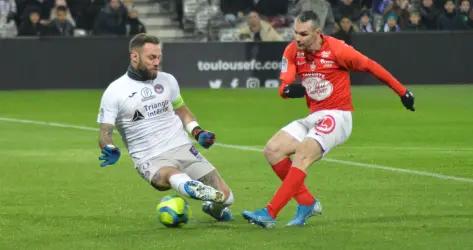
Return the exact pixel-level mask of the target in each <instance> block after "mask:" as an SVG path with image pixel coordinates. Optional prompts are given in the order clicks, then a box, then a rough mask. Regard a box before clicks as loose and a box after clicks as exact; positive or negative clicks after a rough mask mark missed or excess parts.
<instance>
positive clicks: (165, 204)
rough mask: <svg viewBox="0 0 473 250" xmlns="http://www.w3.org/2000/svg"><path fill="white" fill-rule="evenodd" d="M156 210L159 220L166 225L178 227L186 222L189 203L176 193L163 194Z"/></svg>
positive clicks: (188, 214)
mask: <svg viewBox="0 0 473 250" xmlns="http://www.w3.org/2000/svg"><path fill="white" fill-rule="evenodd" d="M156 210H157V212H158V218H159V222H161V223H162V224H163V225H165V226H166V227H180V226H182V225H184V224H186V223H187V221H188V220H189V218H190V215H191V210H190V207H189V204H188V203H187V201H186V200H184V198H182V197H180V196H178V195H167V196H164V197H163V198H162V199H161V201H160V202H159V204H158V206H157V207H156Z"/></svg>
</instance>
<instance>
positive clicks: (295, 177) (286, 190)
mask: <svg viewBox="0 0 473 250" xmlns="http://www.w3.org/2000/svg"><path fill="white" fill-rule="evenodd" d="M305 176H306V174H305V173H304V172H303V171H302V170H300V169H298V168H296V167H294V166H292V167H291V168H290V169H289V172H288V173H287V176H286V178H284V181H283V182H282V184H281V186H280V187H279V189H278V191H276V194H275V195H274V196H273V199H272V200H271V201H270V202H269V204H268V206H267V208H268V212H269V214H270V215H271V217H273V218H276V216H277V215H278V213H279V211H281V209H282V208H283V207H284V206H286V204H287V203H288V202H289V200H290V199H291V197H292V196H294V195H295V194H296V192H297V191H298V190H299V188H300V187H301V186H302V185H303V184H304V179H305Z"/></svg>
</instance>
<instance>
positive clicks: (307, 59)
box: [242, 11, 414, 228]
mask: <svg viewBox="0 0 473 250" xmlns="http://www.w3.org/2000/svg"><path fill="white" fill-rule="evenodd" d="M318 23H319V22H318V18H317V15H316V14H315V13H314V12H312V11H305V12H303V13H302V14H301V15H299V16H298V17H297V18H296V21H295V23H294V41H293V42H291V43H290V44H289V45H288V46H287V47H286V49H285V51H284V55H283V59H282V63H281V74H280V80H281V86H280V88H279V94H280V95H281V96H282V97H283V98H301V97H305V98H306V101H307V106H308V107H309V109H310V114H309V115H308V116H307V117H305V118H303V119H299V120H296V121H293V122H291V123H289V124H288V125H287V126H285V127H284V128H282V129H281V130H280V131H278V132H277V133H276V134H275V135H274V136H273V137H272V138H271V139H270V140H269V142H268V143H267V144H266V147H265V149H264V155H265V157H266V159H267V161H268V162H269V164H271V166H272V168H273V170H274V172H275V173H276V175H278V177H279V178H280V179H281V180H282V184H281V186H280V187H279V189H278V190H277V192H276V193H275V194H274V196H273V198H272V199H271V201H270V202H269V203H268V205H267V206H266V207H265V208H262V209H258V210H255V211H244V212H243V214H242V215H243V217H244V218H245V219H247V220H248V221H249V222H251V223H254V224H257V225H259V226H262V227H265V228H266V227H273V226H274V225H275V222H276V221H275V219H276V217H277V215H278V213H279V211H280V210H281V209H282V208H283V207H284V206H285V205H286V204H287V203H288V202H289V200H290V199H291V198H294V199H295V200H296V201H297V203H298V206H297V211H296V215H295V217H294V218H293V219H292V220H291V221H290V222H289V223H288V225H289V226H298V225H304V224H305V221H306V219H307V218H309V217H310V216H313V215H315V214H318V213H321V212H322V207H321V205H320V202H319V201H318V200H317V199H315V198H314V196H313V195H312V194H311V193H310V191H309V190H308V189H307V187H306V186H305V185H304V179H305V177H306V173H307V169H308V168H309V166H310V165H311V164H312V163H314V162H315V161H318V160H320V159H321V158H322V157H323V156H324V155H326V154H327V153H328V152H329V151H330V150H331V149H333V148H334V147H335V146H337V145H339V144H342V143H344V142H345V141H346V140H347V139H348V137H349V136H350V134H351V130H352V116H351V112H352V111H353V105H352V98H351V92H350V74H349V71H364V72H369V73H371V74H372V75H373V76H374V77H376V78H377V79H379V80H380V81H382V82H383V83H385V84H386V85H388V86H389V87H390V88H391V89H392V90H393V91H394V92H396V94H397V95H399V96H400V97H401V101H402V104H403V105H404V106H405V107H406V108H407V109H409V110H411V111H414V95H413V94H412V93H411V92H410V91H409V90H408V89H406V87H404V86H403V85H402V84H401V83H400V82H399V81H398V80H396V78H394V77H393V76H392V75H391V74H390V73H389V72H388V71H387V70H386V69H384V68H383V67H382V66H381V65H379V64H378V63H376V62H375V61H373V60H371V59H370V58H368V57H366V56H365V55H363V54H361V53H360V52H358V51H357V50H355V49H354V48H352V47H350V46H349V45H347V44H345V43H344V42H343V41H340V40H338V39H335V38H333V37H330V36H326V35H322V34H321V30H320V26H319V25H318ZM296 77H299V78H300V80H301V82H302V84H297V83H294V81H295V80H296ZM291 156H292V159H291Z"/></svg>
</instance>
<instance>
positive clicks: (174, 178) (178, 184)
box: [169, 173, 192, 197]
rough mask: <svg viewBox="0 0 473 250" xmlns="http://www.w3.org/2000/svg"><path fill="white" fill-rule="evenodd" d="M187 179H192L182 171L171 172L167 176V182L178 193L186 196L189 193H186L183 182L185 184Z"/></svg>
mask: <svg viewBox="0 0 473 250" xmlns="http://www.w3.org/2000/svg"><path fill="white" fill-rule="evenodd" d="M188 181H192V179H191V178H190V177H189V176H188V175H187V174H184V173H180V174H173V175H171V177H169V183H170V184H171V187H172V188H174V190H176V191H177V192H179V193H180V194H183V195H185V196H187V197H189V195H188V194H187V192H186V190H184V184H186V182H188Z"/></svg>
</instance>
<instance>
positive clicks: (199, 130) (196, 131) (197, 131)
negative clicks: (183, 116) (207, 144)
mask: <svg viewBox="0 0 473 250" xmlns="http://www.w3.org/2000/svg"><path fill="white" fill-rule="evenodd" d="M202 132H204V130H203V129H202V128H201V127H199V126H197V127H195V128H194V129H192V133H191V134H192V136H194V138H195V140H196V141H198V140H199V135H200V133H202Z"/></svg>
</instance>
